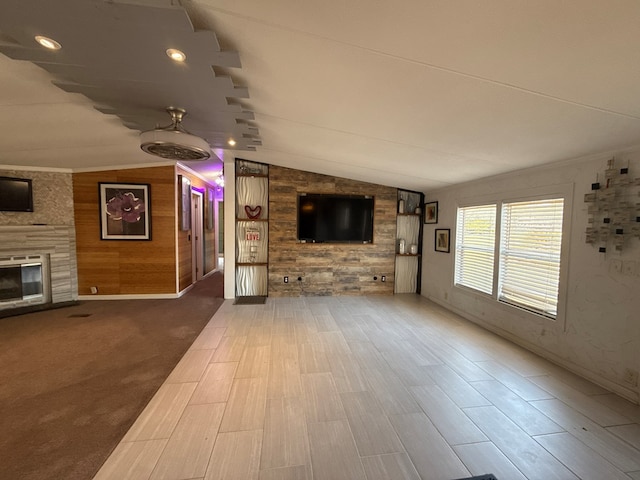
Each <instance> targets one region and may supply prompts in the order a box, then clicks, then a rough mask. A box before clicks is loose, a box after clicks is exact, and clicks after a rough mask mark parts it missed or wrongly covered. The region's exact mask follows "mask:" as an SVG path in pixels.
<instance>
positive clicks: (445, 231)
mask: <svg viewBox="0 0 640 480" xmlns="http://www.w3.org/2000/svg"><path fill="white" fill-rule="evenodd" d="M450 249H451V229H450V228H436V238H435V250H436V252H444V253H449V251H450Z"/></svg>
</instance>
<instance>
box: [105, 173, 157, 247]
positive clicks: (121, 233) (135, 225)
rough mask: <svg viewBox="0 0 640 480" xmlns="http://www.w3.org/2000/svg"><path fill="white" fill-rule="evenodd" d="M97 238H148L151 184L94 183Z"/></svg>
mask: <svg viewBox="0 0 640 480" xmlns="http://www.w3.org/2000/svg"><path fill="white" fill-rule="evenodd" d="M98 190H99V192H98V193H99V204H100V239H101V240H151V197H150V194H151V187H150V185H149V184H147V183H102V182H101V183H98Z"/></svg>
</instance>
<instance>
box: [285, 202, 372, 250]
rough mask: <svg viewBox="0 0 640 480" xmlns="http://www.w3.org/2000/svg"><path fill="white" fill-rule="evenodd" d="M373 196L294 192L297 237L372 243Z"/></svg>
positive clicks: (300, 239) (312, 240)
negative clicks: (296, 199)
mask: <svg viewBox="0 0 640 480" xmlns="http://www.w3.org/2000/svg"><path fill="white" fill-rule="evenodd" d="M373 212H374V198H373V197H371V196H365V195H340V194H318V193H302V194H300V195H298V240H299V241H301V242H309V243H372V242H373Z"/></svg>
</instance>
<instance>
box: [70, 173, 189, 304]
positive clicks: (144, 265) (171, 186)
mask: <svg viewBox="0 0 640 480" xmlns="http://www.w3.org/2000/svg"><path fill="white" fill-rule="evenodd" d="M99 182H114V183H148V184H150V186H151V188H150V197H151V240H150V241H135V240H100V216H99V208H98V198H99V195H98V183H99ZM175 184H176V174H175V167H174V166H172V165H171V166H166V167H153V168H138V169H130V170H109V171H102V172H87V173H74V174H73V197H74V210H75V224H76V240H77V242H76V244H77V253H78V293H79V294H80V295H90V294H91V290H90V289H91V287H92V286H97V287H98V294H99V295H123V294H131V295H141V294H173V293H177V292H176V261H175V259H176V244H175V229H176V218H175V205H176V203H175V202H176V187H175Z"/></svg>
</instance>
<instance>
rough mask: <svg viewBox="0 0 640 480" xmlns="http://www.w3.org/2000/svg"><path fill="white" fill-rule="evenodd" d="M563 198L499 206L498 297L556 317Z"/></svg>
mask: <svg viewBox="0 0 640 480" xmlns="http://www.w3.org/2000/svg"><path fill="white" fill-rule="evenodd" d="M563 210H564V199H562V198H555V199H547V200H538V201H530V202H517V203H504V204H503V205H502V222H501V230H502V232H501V235H500V237H501V240H500V262H499V267H498V268H499V270H498V271H499V275H498V276H499V283H498V285H499V287H498V300H500V301H503V302H506V303H509V304H512V305H516V306H519V307H523V308H526V309H528V310H532V311H534V312H537V313H540V314H543V315H546V316H549V317H552V318H555V317H556V315H557V313H558V289H559V282H560V252H561V246H562V217H563Z"/></svg>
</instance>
